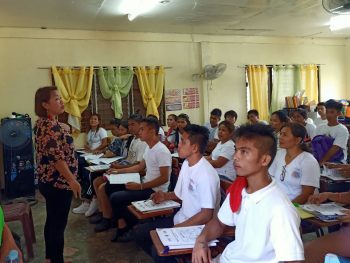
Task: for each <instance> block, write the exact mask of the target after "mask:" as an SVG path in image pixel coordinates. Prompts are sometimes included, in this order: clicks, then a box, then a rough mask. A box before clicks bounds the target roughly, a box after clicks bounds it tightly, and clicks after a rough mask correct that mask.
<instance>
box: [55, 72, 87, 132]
mask: <svg viewBox="0 0 350 263" xmlns="http://www.w3.org/2000/svg"><path fill="white" fill-rule="evenodd" d="M93 73H94V69H93V67H88V68H87V69H86V68H85V67H80V69H72V68H69V67H64V68H62V69H57V68H56V66H52V74H53V77H54V80H55V84H56V86H57V88H58V89H59V91H60V93H61V96H62V100H63V103H64V109H65V111H66V112H67V113H68V114H69V116H68V123H69V124H70V125H72V128H73V133H74V134H77V133H79V132H80V123H81V113H82V112H83V111H84V110H85V109H86V108H87V106H88V105H89V100H90V95H91V87H92V77H93Z"/></svg>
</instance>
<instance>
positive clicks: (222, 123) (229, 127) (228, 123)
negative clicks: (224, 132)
mask: <svg viewBox="0 0 350 263" xmlns="http://www.w3.org/2000/svg"><path fill="white" fill-rule="evenodd" d="M221 125H224V126H225V127H226V128H227V129H228V131H229V132H234V131H235V126H234V125H233V124H232V123H231V122H229V121H222V122H220V123H219V128H220V126H221Z"/></svg>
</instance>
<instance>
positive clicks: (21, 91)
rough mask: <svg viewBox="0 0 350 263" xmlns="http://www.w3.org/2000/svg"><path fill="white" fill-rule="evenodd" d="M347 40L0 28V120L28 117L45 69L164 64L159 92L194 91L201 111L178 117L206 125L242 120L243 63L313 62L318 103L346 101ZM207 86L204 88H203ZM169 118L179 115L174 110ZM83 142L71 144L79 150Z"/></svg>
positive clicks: (45, 80) (349, 54) (349, 64)
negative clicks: (208, 75)
mask: <svg viewBox="0 0 350 263" xmlns="http://www.w3.org/2000/svg"><path fill="white" fill-rule="evenodd" d="M349 43H350V42H349V41H347V42H346V41H345V40H342V39H339V40H324V39H323V40H322V39H318V40H317V39H294V38H266V37H237V36H236V37H229V36H209V35H178V34H152V33H118V32H102V31H74V30H40V29H18V28H17V29H14V28H0V80H1V81H0V118H2V117H5V116H9V115H10V114H11V112H12V111H16V112H20V113H28V114H30V115H31V116H32V118H33V119H35V116H34V109H33V107H34V106H33V98H34V93H35V90H36V89H37V88H38V87H40V86H43V85H48V84H50V83H51V81H50V75H49V71H48V70H46V69H38V68H39V67H49V66H51V65H67V66H79V65H87V66H88V65H94V66H99V65H103V66H106V65H122V66H125V65H132V66H135V65H160V64H162V65H165V66H168V67H172V68H171V69H169V70H167V72H166V80H165V81H166V88H167V89H173V88H180V89H182V88H186V87H199V88H200V93H201V108H200V109H194V110H187V111H184V112H186V113H188V114H189V116H190V118H191V120H192V121H193V122H197V123H202V122H204V121H207V120H208V114H209V111H210V109H212V108H213V107H219V108H221V109H222V110H223V111H226V110H229V109H234V110H236V111H237V112H238V114H239V116H240V117H239V122H244V121H245V113H246V88H245V76H244V68H243V67H244V65H246V64H289V63H295V64H300V63H318V64H321V99H322V100H326V99H329V98H336V99H339V98H344V97H350V91H349V89H348V86H349V84H350V74H346V72H348V71H349V69H350V44H349ZM219 62H223V63H226V64H227V71H226V72H225V73H224V75H223V76H222V77H220V78H219V79H217V80H214V81H213V82H212V85H211V87H209V86H208V84H210V83H208V82H206V81H195V82H193V81H192V79H191V75H192V74H193V73H199V72H200V71H201V68H202V67H203V65H206V64H209V63H212V64H216V63H219ZM207 88H208V90H207ZM174 113H175V114H177V113H179V112H174ZM82 141H83V137H80V138H79V140H78V141H77V144H78V145H82Z"/></svg>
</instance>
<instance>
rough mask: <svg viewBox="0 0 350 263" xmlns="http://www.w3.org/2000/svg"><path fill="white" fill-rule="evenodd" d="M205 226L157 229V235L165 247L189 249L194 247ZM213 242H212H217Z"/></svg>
mask: <svg viewBox="0 0 350 263" xmlns="http://www.w3.org/2000/svg"><path fill="white" fill-rule="evenodd" d="M203 228H204V225H200V226H188V227H174V228H157V229H156V231H157V234H158V236H159V239H160V241H161V242H162V244H163V245H164V246H177V247H178V248H182V247H181V246H184V247H183V248H187V247H188V246H189V245H192V247H193V246H194V244H195V243H196V239H197V237H198V236H199V234H200V233H201V232H202V230H203ZM217 241H218V240H213V241H210V242H217Z"/></svg>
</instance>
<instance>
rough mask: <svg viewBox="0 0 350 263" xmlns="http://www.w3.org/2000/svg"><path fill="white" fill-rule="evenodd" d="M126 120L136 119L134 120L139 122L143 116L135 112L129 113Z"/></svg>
mask: <svg viewBox="0 0 350 263" xmlns="http://www.w3.org/2000/svg"><path fill="white" fill-rule="evenodd" d="M128 120H130V121H136V122H141V121H142V120H143V117H142V115H140V114H137V113H135V114H131V115H130V116H129V118H128Z"/></svg>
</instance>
